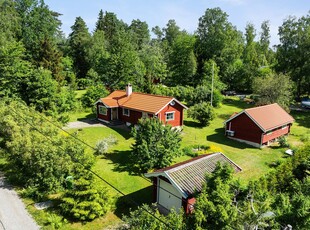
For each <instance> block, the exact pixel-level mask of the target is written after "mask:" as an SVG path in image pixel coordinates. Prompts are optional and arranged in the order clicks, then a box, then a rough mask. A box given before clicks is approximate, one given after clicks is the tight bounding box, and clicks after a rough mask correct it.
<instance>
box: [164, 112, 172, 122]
mask: <svg viewBox="0 0 310 230" xmlns="http://www.w3.org/2000/svg"><path fill="white" fill-rule="evenodd" d="M173 120H174V112H168V113H166V121H173Z"/></svg>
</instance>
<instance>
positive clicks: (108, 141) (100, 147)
mask: <svg viewBox="0 0 310 230" xmlns="http://www.w3.org/2000/svg"><path fill="white" fill-rule="evenodd" d="M117 143H118V140H117V138H116V137H115V136H113V135H110V136H108V137H106V138H104V139H102V140H99V141H98V142H97V144H96V146H95V149H96V152H95V155H97V156H98V155H104V154H106V153H107V152H108V149H109V148H110V147H111V146H113V145H116V144H117Z"/></svg>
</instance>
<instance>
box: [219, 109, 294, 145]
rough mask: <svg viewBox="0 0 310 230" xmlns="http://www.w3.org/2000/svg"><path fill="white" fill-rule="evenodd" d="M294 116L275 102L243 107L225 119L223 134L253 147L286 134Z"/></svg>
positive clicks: (265, 143) (266, 143) (267, 143)
mask: <svg viewBox="0 0 310 230" xmlns="http://www.w3.org/2000/svg"><path fill="white" fill-rule="evenodd" d="M293 121H294V118H293V117H292V116H290V115H289V114H288V113H287V112H286V111H285V110H284V109H282V108H281V107H280V106H279V105H278V104H277V103H275V104H271V105H265V106H259V107H255V108H250V109H245V110H243V111H242V112H240V113H235V114H233V115H232V116H231V117H230V118H229V119H228V120H227V121H225V135H226V136H227V137H229V138H231V139H234V140H237V141H241V142H245V143H247V144H250V145H252V146H255V147H262V146H264V145H269V143H270V142H273V141H274V140H277V138H279V137H281V136H283V135H287V134H289V132H290V128H291V126H292V123H293Z"/></svg>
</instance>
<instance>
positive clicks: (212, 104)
mask: <svg viewBox="0 0 310 230" xmlns="http://www.w3.org/2000/svg"><path fill="white" fill-rule="evenodd" d="M213 82H214V61H212V84H211V106H212V107H213V104H212V103H213Z"/></svg>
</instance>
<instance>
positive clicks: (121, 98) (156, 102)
mask: <svg viewBox="0 0 310 230" xmlns="http://www.w3.org/2000/svg"><path fill="white" fill-rule="evenodd" d="M96 106H97V119H98V120H100V121H103V122H107V123H110V122H113V121H122V122H125V123H126V124H127V125H132V124H133V125H134V124H137V123H138V120H139V119H140V118H143V117H157V118H158V119H159V120H161V121H162V122H163V123H164V124H169V125H171V126H172V127H179V126H182V125H183V110H184V109H187V107H186V106H184V105H183V104H182V103H180V102H179V101H178V100H176V99H175V98H173V97H165V96H158V95H151V94H144V93H136V92H132V86H131V85H130V84H129V85H127V87H126V91H122V90H116V91H114V92H113V93H111V94H110V95H109V96H107V97H105V98H100V99H99V100H98V101H97V102H96Z"/></svg>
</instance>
